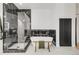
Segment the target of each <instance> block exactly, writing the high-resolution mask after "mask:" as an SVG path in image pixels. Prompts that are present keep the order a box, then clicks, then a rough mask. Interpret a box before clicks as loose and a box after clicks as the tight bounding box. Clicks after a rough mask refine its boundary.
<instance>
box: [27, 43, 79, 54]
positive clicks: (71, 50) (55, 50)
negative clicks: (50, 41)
mask: <svg viewBox="0 0 79 59" xmlns="http://www.w3.org/2000/svg"><path fill="white" fill-rule="evenodd" d="M26 54H29V55H78V54H79V49H77V48H75V47H54V46H53V47H51V51H50V52H49V51H48V49H38V50H37V51H36V52H35V50H34V47H33V46H32V44H31V45H30V46H29V48H28V50H27V51H26Z"/></svg>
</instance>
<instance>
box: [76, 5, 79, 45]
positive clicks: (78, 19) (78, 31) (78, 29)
mask: <svg viewBox="0 0 79 59" xmlns="http://www.w3.org/2000/svg"><path fill="white" fill-rule="evenodd" d="M76 16H77V44H79V4H76Z"/></svg>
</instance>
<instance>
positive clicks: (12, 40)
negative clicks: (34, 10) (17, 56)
mask: <svg viewBox="0 0 79 59" xmlns="http://www.w3.org/2000/svg"><path fill="white" fill-rule="evenodd" d="M3 20H4V21H3V24H4V25H3V27H4V29H3V52H4V53H20V52H26V50H27V48H28V46H29V44H30V42H31V41H30V35H31V9H18V8H17V6H16V5H15V4H13V3H7V4H5V3H4V4H3Z"/></svg>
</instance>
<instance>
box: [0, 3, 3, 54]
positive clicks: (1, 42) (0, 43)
mask: <svg viewBox="0 0 79 59" xmlns="http://www.w3.org/2000/svg"><path fill="white" fill-rule="evenodd" d="M0 17H1V21H2V25H3V6H2V3H0ZM2 52H3V40H0V53H2Z"/></svg>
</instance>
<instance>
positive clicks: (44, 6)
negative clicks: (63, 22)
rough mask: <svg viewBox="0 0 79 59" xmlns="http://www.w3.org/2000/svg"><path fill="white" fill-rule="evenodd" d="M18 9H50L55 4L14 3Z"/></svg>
mask: <svg viewBox="0 0 79 59" xmlns="http://www.w3.org/2000/svg"><path fill="white" fill-rule="evenodd" d="M14 4H15V5H16V6H17V7H18V8H19V9H52V8H54V7H55V3H14Z"/></svg>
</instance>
